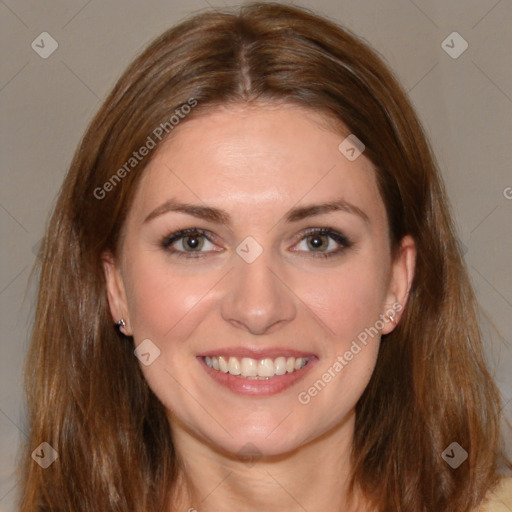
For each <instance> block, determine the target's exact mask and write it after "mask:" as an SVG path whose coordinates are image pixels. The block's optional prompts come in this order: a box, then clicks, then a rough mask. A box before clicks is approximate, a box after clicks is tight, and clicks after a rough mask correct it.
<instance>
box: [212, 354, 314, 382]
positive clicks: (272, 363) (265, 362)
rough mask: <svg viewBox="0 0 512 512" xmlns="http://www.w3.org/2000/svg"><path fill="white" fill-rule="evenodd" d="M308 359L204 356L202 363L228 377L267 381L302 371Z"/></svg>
mask: <svg viewBox="0 0 512 512" xmlns="http://www.w3.org/2000/svg"><path fill="white" fill-rule="evenodd" d="M309 360H310V358H309V357H297V358H296V357H284V356H279V357H276V358H274V359H271V358H269V357H267V358H264V359H259V360H258V359H253V358H251V357H242V358H241V359H239V358H238V357H234V356H217V357H210V356H206V357H205V358H204V361H205V363H206V366H208V367H209V368H213V369H214V370H216V371H219V372H223V373H229V374H230V375H235V376H240V377H243V378H246V379H255V380H262V379H265V380H268V379H271V378H272V377H275V376H276V375H285V374H286V373H293V372H295V371H299V370H302V368H304V366H306V365H307V364H308V362H309Z"/></svg>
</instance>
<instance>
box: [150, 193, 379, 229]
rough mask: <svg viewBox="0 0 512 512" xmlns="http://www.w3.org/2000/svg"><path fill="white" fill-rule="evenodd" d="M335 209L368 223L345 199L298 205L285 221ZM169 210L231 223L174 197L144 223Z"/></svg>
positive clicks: (208, 209)
mask: <svg viewBox="0 0 512 512" xmlns="http://www.w3.org/2000/svg"><path fill="white" fill-rule="evenodd" d="M336 211H342V212H346V213H350V214H353V215H356V216H358V217H359V218H361V219H362V220H363V221H364V222H365V223H368V224H369V223H370V219H369V217H368V215H366V213H365V212H364V211H363V210H361V209H360V208H358V207H357V206H355V205H353V204H351V203H349V202H347V201H345V200H344V199H338V200H334V201H328V202H324V203H319V204H311V205H306V206H298V207H295V208H292V209H291V210H290V211H288V212H287V213H286V214H285V215H284V218H285V221H286V222H298V221H300V220H303V219H306V218H308V217H313V216H315V215H322V214H325V213H331V212H336ZM169 212H178V213H185V214H187V215H191V216H193V217H197V218H199V219H203V220H207V221H210V222H213V223H215V224H222V225H226V226H229V225H230V224H231V217H230V215H229V214H228V213H227V212H226V211H224V210H220V209H219V208H215V207H213V206H201V205H197V204H190V203H183V202H180V201H177V200H176V199H169V200H168V201H165V203H163V204H161V205H160V206H158V207H157V208H155V209H154V210H153V211H152V212H151V213H150V214H149V215H148V216H147V217H146V218H145V219H144V222H143V223H144V224H146V223H148V222H150V221H151V220H153V219H155V218H156V217H159V216H160V215H164V214H165V213H169Z"/></svg>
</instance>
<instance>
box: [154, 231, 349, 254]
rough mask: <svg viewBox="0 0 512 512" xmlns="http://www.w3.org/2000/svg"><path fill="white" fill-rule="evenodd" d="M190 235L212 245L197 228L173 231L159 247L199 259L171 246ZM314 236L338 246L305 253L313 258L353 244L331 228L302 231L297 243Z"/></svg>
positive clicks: (208, 238) (205, 234)
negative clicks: (327, 250) (327, 239)
mask: <svg viewBox="0 0 512 512" xmlns="http://www.w3.org/2000/svg"><path fill="white" fill-rule="evenodd" d="M190 235H201V236H204V237H205V238H206V239H207V240H208V241H209V242H210V243H213V241H212V240H211V239H210V237H209V236H208V232H207V231H205V230H203V229H199V228H188V229H181V230H179V231H175V232H174V233H171V234H170V235H167V236H165V237H164V238H163V239H162V240H161V242H160V245H161V247H162V248H163V249H165V250H167V251H169V252H170V253H171V254H172V255H173V256H177V257H178V258H201V257H203V256H204V255H205V253H204V252H194V251H192V252H189V251H180V250H176V249H174V248H173V247H172V245H173V244H174V243H175V242H177V241H179V240H181V239H183V238H186V237H187V236H190ZM314 235H320V236H328V237H329V238H331V239H332V240H334V241H335V242H336V243H338V244H339V245H340V247H338V248H337V249H335V250H333V251H329V252H315V251H307V252H310V253H311V255H312V256H313V257H314V258H317V257H321V258H332V257H334V256H338V255H340V254H341V253H342V252H344V251H345V250H346V249H348V248H350V247H352V245H353V243H352V241H351V240H349V239H348V238H347V237H346V236H345V235H344V234H342V233H340V232H339V231H336V230H334V229H332V228H309V229H306V230H304V232H303V233H302V236H301V238H300V240H299V241H298V242H297V244H298V243H299V242H301V241H302V240H304V239H306V238H308V237H309V236H314Z"/></svg>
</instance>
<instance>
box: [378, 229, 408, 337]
mask: <svg viewBox="0 0 512 512" xmlns="http://www.w3.org/2000/svg"><path fill="white" fill-rule="evenodd" d="M415 266H416V245H415V243H414V239H413V238H412V237H411V236H409V235H407V236H404V238H402V241H401V242H400V247H399V249H398V252H397V254H396V256H395V258H394V260H393V262H392V264H391V277H390V281H389V287H388V293H387V296H386V301H385V304H384V307H385V310H384V311H383V312H382V313H383V316H384V327H383V328H382V331H381V334H388V333H390V332H391V331H393V329H394V328H395V327H396V326H397V324H398V322H399V321H400V318H401V316H402V314H403V311H404V309H405V304H406V303H407V299H408V298H409V292H410V290H411V286H412V282H413V279H414V269H415Z"/></svg>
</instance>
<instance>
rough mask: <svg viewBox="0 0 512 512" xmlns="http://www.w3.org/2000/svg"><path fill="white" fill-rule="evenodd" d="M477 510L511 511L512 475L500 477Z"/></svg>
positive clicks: (484, 511) (492, 511)
mask: <svg viewBox="0 0 512 512" xmlns="http://www.w3.org/2000/svg"><path fill="white" fill-rule="evenodd" d="M477 512H512V477H509V478H502V479H501V482H500V484H499V485H498V487H496V488H495V489H493V490H492V491H489V493H488V498H487V501H485V502H484V504H483V505H482V506H481V507H480V508H479V509H478V511H477Z"/></svg>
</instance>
